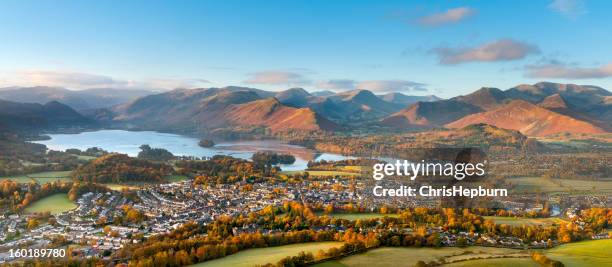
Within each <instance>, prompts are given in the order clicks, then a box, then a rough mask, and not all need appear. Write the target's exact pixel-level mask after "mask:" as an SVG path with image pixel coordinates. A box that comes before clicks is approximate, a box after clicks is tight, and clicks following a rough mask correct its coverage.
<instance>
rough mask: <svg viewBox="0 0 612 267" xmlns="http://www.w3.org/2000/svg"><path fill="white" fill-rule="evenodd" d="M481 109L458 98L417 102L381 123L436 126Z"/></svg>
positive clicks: (400, 126) (412, 126) (399, 126)
mask: <svg viewBox="0 0 612 267" xmlns="http://www.w3.org/2000/svg"><path fill="white" fill-rule="evenodd" d="M480 111H482V109H481V108H479V107H477V106H474V105H471V104H468V103H464V102H461V101H458V100H456V99H449V100H440V101H434V102H417V103H415V104H413V105H411V106H409V107H407V108H405V109H403V110H401V111H399V112H397V113H394V114H392V115H390V116H388V117H386V118H384V119H383V120H381V122H380V123H381V124H382V125H384V126H388V127H395V128H409V129H423V128H435V127H442V126H443V125H444V124H445V123H448V122H451V121H454V120H457V119H459V118H462V117H464V116H466V115H469V114H473V113H477V112H480Z"/></svg>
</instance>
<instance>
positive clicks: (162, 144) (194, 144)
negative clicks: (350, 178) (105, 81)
mask: <svg viewBox="0 0 612 267" xmlns="http://www.w3.org/2000/svg"><path fill="white" fill-rule="evenodd" d="M49 137H51V139H49V140H42V141H34V143H38V144H43V145H46V146H47V148H49V149H51V150H58V151H65V150H66V149H69V148H77V149H80V150H85V149H87V148H90V147H99V148H102V149H104V150H107V151H110V152H117V153H123V154H127V155H129V156H137V155H138V152H140V148H139V147H140V146H141V145H143V144H147V145H150V146H151V147H153V148H163V149H166V150H168V151H170V152H172V154H174V155H176V156H195V157H212V156H214V155H227V156H232V157H236V158H242V159H251V156H252V155H253V153H255V152H258V151H273V152H277V153H282V154H291V155H293V156H294V157H295V162H294V163H293V164H284V165H281V169H282V170H286V171H299V170H304V169H306V167H307V164H308V161H310V160H314V161H319V160H343V159H349V158H353V157H349V156H343V155H338V154H332V153H319V152H316V151H314V150H312V149H308V148H305V147H302V146H297V145H290V144H287V143H283V142H281V141H278V140H257V141H234V142H223V143H219V144H216V145H215V146H213V147H210V148H205V147H201V146H199V145H198V142H199V141H200V140H198V139H197V138H193V137H188V136H183V135H177V134H170V133H160V132H154V131H124V130H100V131H94V132H82V133H78V134H49Z"/></svg>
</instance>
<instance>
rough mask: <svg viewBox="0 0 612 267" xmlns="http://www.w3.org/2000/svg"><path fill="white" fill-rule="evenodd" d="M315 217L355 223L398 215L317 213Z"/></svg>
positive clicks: (396, 215)
mask: <svg viewBox="0 0 612 267" xmlns="http://www.w3.org/2000/svg"><path fill="white" fill-rule="evenodd" d="M317 215H319V216H324V215H327V216H330V217H332V218H338V219H345V220H351V221H355V220H359V219H361V220H364V219H366V220H367V219H375V218H381V217H385V216H386V217H393V218H397V217H399V215H398V214H380V213H331V214H325V213H318V214H317Z"/></svg>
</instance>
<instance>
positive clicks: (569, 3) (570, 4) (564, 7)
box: [548, 0, 587, 18]
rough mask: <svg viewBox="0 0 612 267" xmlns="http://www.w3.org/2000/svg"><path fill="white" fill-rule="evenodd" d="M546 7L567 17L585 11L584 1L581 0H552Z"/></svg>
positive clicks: (572, 16) (577, 15)
mask: <svg viewBox="0 0 612 267" xmlns="http://www.w3.org/2000/svg"><path fill="white" fill-rule="evenodd" d="M548 8H550V9H552V10H554V11H556V12H559V13H560V14H561V15H563V16H566V17H569V18H576V17H579V16H581V15H584V14H586V13H587V10H586V7H585V5H584V2H583V1H581V0H553V1H552V2H551V3H550V4H549V5H548Z"/></svg>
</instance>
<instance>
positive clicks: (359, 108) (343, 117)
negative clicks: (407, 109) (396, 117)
mask: <svg viewBox="0 0 612 267" xmlns="http://www.w3.org/2000/svg"><path fill="white" fill-rule="evenodd" d="M311 108H312V109H313V110H315V111H316V112H318V113H320V114H322V115H324V116H326V117H329V118H332V119H336V120H337V121H347V122H359V121H368V120H375V119H379V118H382V117H385V116H387V115H389V114H391V113H393V112H396V111H398V110H400V109H401V108H402V106H400V105H397V104H394V103H390V102H387V101H385V100H382V99H380V98H379V97H378V96H376V95H374V93H372V92H371V91H368V90H351V91H346V92H340V93H337V94H334V95H331V96H328V97H326V98H325V100H323V101H321V102H318V103H315V104H313V105H311Z"/></svg>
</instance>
